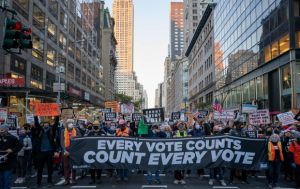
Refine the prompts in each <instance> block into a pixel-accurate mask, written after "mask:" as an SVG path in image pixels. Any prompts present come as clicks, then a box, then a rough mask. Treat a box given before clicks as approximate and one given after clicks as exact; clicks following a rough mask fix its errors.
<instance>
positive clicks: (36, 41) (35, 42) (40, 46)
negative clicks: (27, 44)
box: [32, 34, 44, 61]
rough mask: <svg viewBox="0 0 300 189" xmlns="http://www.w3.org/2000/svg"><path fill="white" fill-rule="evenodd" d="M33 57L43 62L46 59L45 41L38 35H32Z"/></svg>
mask: <svg viewBox="0 0 300 189" xmlns="http://www.w3.org/2000/svg"><path fill="white" fill-rule="evenodd" d="M32 56H34V57H35V58H37V59H39V60H41V61H43V59H44V41H43V40H42V39H41V38H39V37H38V36H37V35H34V34H33V35H32Z"/></svg>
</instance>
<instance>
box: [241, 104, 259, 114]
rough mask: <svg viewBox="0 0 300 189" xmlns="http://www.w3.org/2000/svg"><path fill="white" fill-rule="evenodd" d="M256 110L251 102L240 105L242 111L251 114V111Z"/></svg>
mask: <svg viewBox="0 0 300 189" xmlns="http://www.w3.org/2000/svg"><path fill="white" fill-rule="evenodd" d="M256 110H257V106H256V105H252V104H243V105H242V113H245V114H247V113H248V114H251V113H254V112H256Z"/></svg>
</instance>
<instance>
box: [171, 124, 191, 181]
mask: <svg viewBox="0 0 300 189" xmlns="http://www.w3.org/2000/svg"><path fill="white" fill-rule="evenodd" d="M173 137H174V138H186V137H188V134H187V132H186V124H185V123H184V122H179V123H178V124H177V130H176V132H175V135H174V136H173ZM174 178H175V180H174V184H179V183H180V184H186V182H185V180H184V170H175V171H174Z"/></svg>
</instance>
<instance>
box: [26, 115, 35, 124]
mask: <svg viewBox="0 0 300 189" xmlns="http://www.w3.org/2000/svg"><path fill="white" fill-rule="evenodd" d="M26 123H29V124H34V115H33V114H26Z"/></svg>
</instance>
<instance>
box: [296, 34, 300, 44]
mask: <svg viewBox="0 0 300 189" xmlns="http://www.w3.org/2000/svg"><path fill="white" fill-rule="evenodd" d="M296 47H297V48H300V31H297V32H296Z"/></svg>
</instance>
